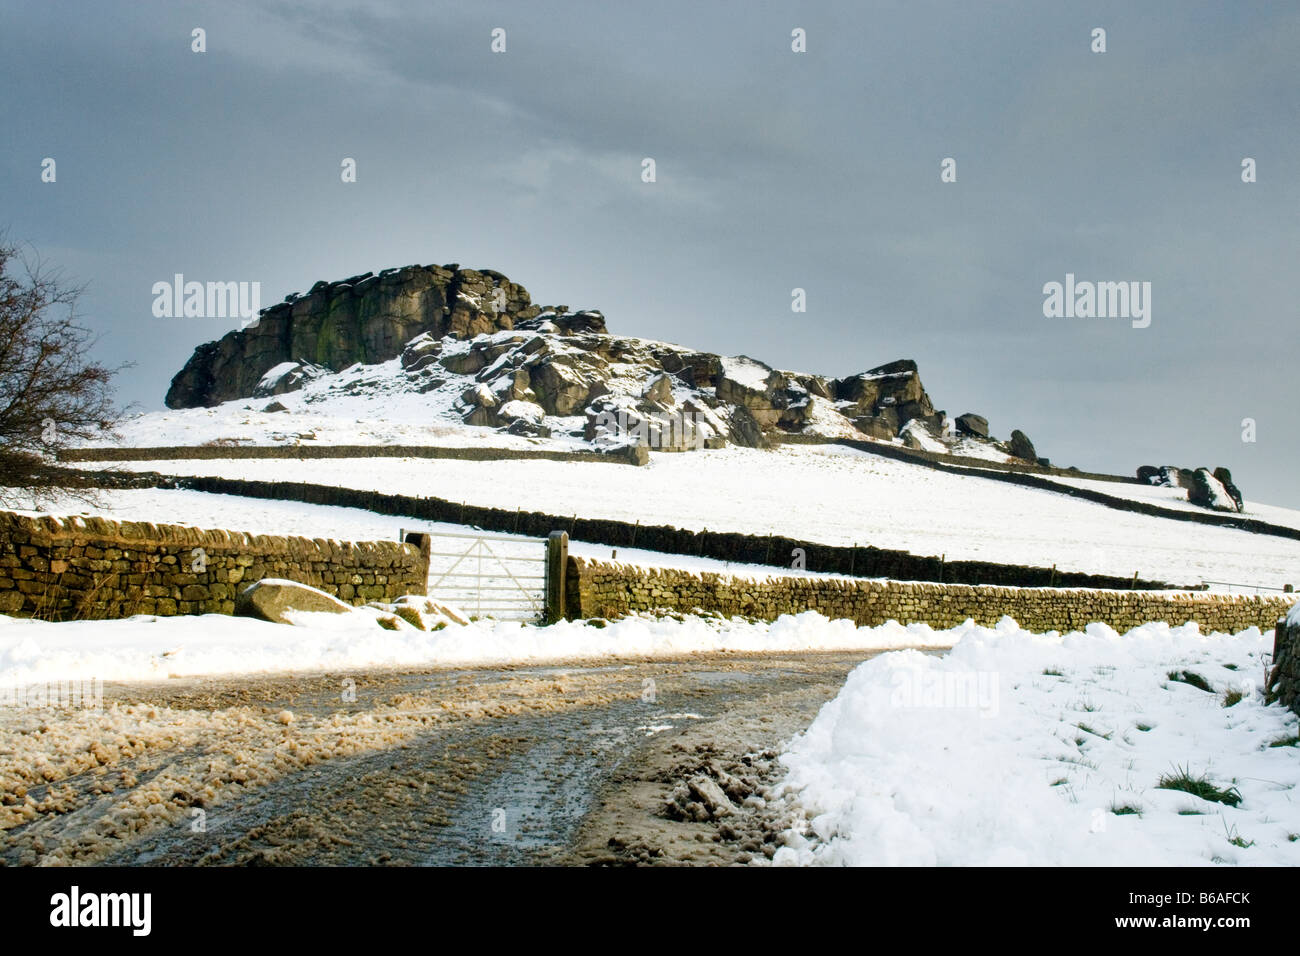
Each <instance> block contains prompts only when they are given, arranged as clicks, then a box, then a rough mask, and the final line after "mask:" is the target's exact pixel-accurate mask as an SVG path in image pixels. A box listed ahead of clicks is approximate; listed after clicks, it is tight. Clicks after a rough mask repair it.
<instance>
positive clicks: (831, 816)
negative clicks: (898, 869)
mask: <svg viewBox="0 0 1300 956" xmlns="http://www.w3.org/2000/svg"><path fill="white" fill-rule="evenodd" d="M1270 633H1271V632H1270ZM1271 649H1272V640H1271V637H1270V636H1268V635H1261V634H1260V633H1259V632H1258V631H1255V630H1251V631H1246V632H1243V633H1242V634H1240V635H1237V636H1235V637H1226V636H1222V635H1219V636H1213V637H1205V636H1202V635H1200V634H1199V633H1198V632H1197V630H1196V628H1195V626H1194V625H1189V626H1184V627H1178V628H1172V629H1171V628H1169V627H1168V626H1166V625H1154V624H1149V625H1145V626H1143V627H1141V628H1137V629H1136V630H1134V631H1131V632H1130V633H1128V634H1126V635H1123V636H1121V635H1118V634H1116V633H1115V632H1114V631H1112V630H1111V629H1109V628H1107V627H1105V626H1102V625H1097V624H1093V625H1091V626H1089V628H1088V629H1087V633H1085V634H1080V633H1075V634H1069V635H1066V636H1064V637H1062V636H1058V635H1045V636H1044V635H1037V634H1030V633H1027V632H1024V631H1021V630H1019V629H1018V628H1017V627H1016V626H1015V625H1014V624H1013V623H1012V622H1010V620H1009V619H1004V620H1003V621H1002V623H1001V624H1000V625H999V626H998V627H997V628H996V629H992V630H990V629H984V628H970V629H968V630H967V631H966V632H965V633H964V634H963V635H962V636H961V638H960V639H959V640H958V641H957V643H956V645H955V647H954V648H953V649H952V651H951V652H950V653H949V654H947V655H945V656H944V657H935V656H932V655H925V654H921V653H918V652H916V651H898V652H894V653H889V654H885V655H882V656H880V657H877V658H874V659H872V660H869V661H867V662H865V663H863V664H861V665H860V666H859V667H858V668H856V669H855V670H854V671H853V672H852V674H850V676H849V679H848V681H847V682H846V684H845V687H844V689H843V690H842V691H841V692H840V694H839V696H838V697H836V698H835V699H834V700H833V701H831V702H830V703H828V704H826V705H825V706H824V707H823V708H822V710H821V712H820V714H819V715H818V716H817V718H816V720H815V721H814V722H813V723H812V725H811V726H810V727H809V728H808V730H807V731H806V732H805V733H804V734H802V735H801V736H799V737H797V738H795V740H794V741H793V742H792V744H791V745H790V747H789V752H788V753H786V754H785V755H784V756H783V757H782V761H783V763H784V764H785V765H786V766H787V767H788V768H789V774H788V777H787V778H786V781H785V784H784V788H785V795H784V797H783V798H782V799H784V800H788V801H791V802H792V803H793V804H795V805H796V806H798V807H799V808H801V809H802V810H803V811H804V812H805V813H806V814H807V815H808V817H810V819H807V820H805V821H804V825H802V826H799V827H796V829H795V830H792V831H791V832H790V833H789V834H787V847H786V848H784V849H781V850H779V851H778V852H777V856H776V858H775V859H774V861H773V862H774V863H776V864H796V863H797V864H810V863H823V864H846V865H857V866H881V865H939V866H952V865H976V866H983V865H1085V866H1086V865H1097V866H1129V865H1133V866H1139V865H1141V866H1197V865H1219V864H1226V865H1271V866H1296V865H1300V842H1297V840H1298V839H1300V790H1297V784H1300V747H1297V746H1295V745H1294V743H1291V744H1288V745H1279V746H1270V745H1271V744H1273V743H1274V742H1279V741H1280V742H1283V743H1285V742H1286V741H1294V739H1295V737H1296V732H1297V719H1296V716H1295V715H1294V714H1292V713H1291V712H1289V711H1287V710H1285V709H1284V708H1282V707H1281V706H1279V705H1273V706H1270V707H1265V706H1264V705H1263V702H1262V698H1261V694H1260V687H1261V686H1262V684H1263V674H1264V670H1263V664H1262V659H1263V658H1264V656H1265V655H1267V654H1268V653H1269V652H1270V651H1271ZM1175 671H1190V672H1193V673H1194V674H1196V675H1198V676H1200V677H1201V678H1203V679H1204V680H1205V681H1206V682H1208V684H1209V685H1210V686H1211V687H1212V688H1213V689H1212V691H1209V692H1207V691H1205V690H1201V689H1198V688H1197V687H1194V686H1191V685H1189V684H1187V683H1182V682H1179V681H1174V680H1171V679H1170V678H1169V674H1170V673H1171V672H1175ZM1234 691H1235V692H1236V693H1240V694H1242V695H1243V696H1242V697H1241V699H1240V701H1239V702H1237V703H1235V704H1233V705H1232V706H1225V703H1226V702H1227V701H1228V700H1231V698H1226V697H1225V695H1226V694H1228V693H1229V692H1234ZM1182 771H1186V772H1187V777H1189V778H1191V779H1199V778H1202V777H1204V778H1205V779H1206V780H1207V781H1209V782H1210V783H1211V784H1212V785H1214V786H1215V787H1217V788H1218V789H1219V790H1220V791H1223V792H1226V794H1227V797H1226V799H1227V800H1228V801H1229V803H1235V804H1236V805H1235V806H1234V805H1228V803H1224V802H1219V801H1218V800H1214V799H1204V798H1202V797H1201V796H1197V795H1193V794H1192V793H1190V792H1184V791H1182V790H1177V789H1162V788H1161V787H1160V785H1159V784H1160V783H1161V778H1162V776H1165V775H1173V776H1175V777H1177V776H1178V775H1179V774H1180V772H1182Z"/></svg>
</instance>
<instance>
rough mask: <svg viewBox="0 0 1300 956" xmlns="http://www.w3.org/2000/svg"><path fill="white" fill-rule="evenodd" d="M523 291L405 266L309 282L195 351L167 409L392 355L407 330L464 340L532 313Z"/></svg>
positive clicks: (494, 280)
mask: <svg viewBox="0 0 1300 956" xmlns="http://www.w3.org/2000/svg"><path fill="white" fill-rule="evenodd" d="M540 311H541V309H539V308H538V307H537V306H535V305H533V304H532V303H531V301H530V299H529V296H528V290H526V289H525V288H524V287H523V286H521V285H518V284H517V283H514V282H511V281H510V280H509V279H507V278H506V277H505V276H503V275H501V274H500V273H499V272H493V271H491V270H482V271H476V270H473V269H462V268H460V266H459V265H457V264H454V263H453V264H451V265H446V266H436V265H430V266H406V267H404V268H401V269H385V270H384V271H383V272H380V273H379V274H378V275H375V274H374V273H370V272H367V273H364V274H362V275H358V276H352V277H351V278H348V279H344V280H342V281H340V282H317V283H316V284H315V285H314V286H312V288H311V290H310V291H309V292H308V293H307V294H306V295H291V296H289V297H288V298H286V299H285V301H283V302H281V303H279V304H277V305H273V306H271V307H270V308H269V309H264V310H263V311H262V313H261V315H260V316H259V317H258V320H257V323H256V324H255V325H252V326H249V327H248V328H245V329H241V330H238V331H232V332H229V333H227V334H226V335H225V336H224V337H223V338H222V339H221V340H220V341H217V342H208V343H207V344H205V345H201V346H199V347H198V348H197V349H195V350H194V354H193V355H192V356H190V360H189V361H188V362H186V363H185V367H184V368H183V369H181V370H180V372H178V373H177V374H176V377H175V378H173V379H172V383H171V387H170V388H169V389H168V390H167V399H166V402H167V407H168V408H198V407H203V406H213V405H217V404H220V403H221V402H224V401H229V400H231V399H235V398H248V397H250V396H252V395H254V390H255V389H256V387H257V386H258V384H259V383H260V382H261V380H262V378H263V376H265V375H266V374H268V373H269V372H270V371H271V370H272V369H274V368H276V367H279V366H281V365H283V364H285V363H290V362H293V363H301V364H304V365H319V366H322V367H324V368H328V369H333V370H339V369H344V368H347V367H348V366H350V365H354V364H356V363H357V362H367V363H375V362H383V361H387V360H388V359H391V358H395V357H396V356H397V355H398V353H400V352H401V351H402V347H403V346H404V345H405V344H406V343H408V342H409V341H410V340H411V339H412V338H413V337H414V336H416V335H418V334H420V333H423V332H429V333H432V334H433V335H434V336H436V337H439V338H441V337H442V336H445V335H449V334H450V335H457V336H460V337H465V338H468V337H472V336H475V335H478V334H480V333H484V332H494V331H497V330H498V329H509V328H512V327H513V325H514V323H515V322H516V321H518V320H521V319H527V318H531V317H533V316H535V315H537V314H538V313H539V312H540Z"/></svg>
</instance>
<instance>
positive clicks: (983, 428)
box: [956, 412, 989, 438]
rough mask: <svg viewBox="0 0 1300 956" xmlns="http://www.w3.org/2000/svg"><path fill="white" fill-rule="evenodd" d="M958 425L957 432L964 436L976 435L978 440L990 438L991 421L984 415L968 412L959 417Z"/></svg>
mask: <svg viewBox="0 0 1300 956" xmlns="http://www.w3.org/2000/svg"><path fill="white" fill-rule="evenodd" d="M956 425H957V431H958V432H959V433H961V434H963V435H974V436H975V437H976V438H988V437H989V420H988V419H987V418H985V417H984V416H983V415H976V414H975V413H974V412H966V413H965V414H963V415H958V416H957V419H956Z"/></svg>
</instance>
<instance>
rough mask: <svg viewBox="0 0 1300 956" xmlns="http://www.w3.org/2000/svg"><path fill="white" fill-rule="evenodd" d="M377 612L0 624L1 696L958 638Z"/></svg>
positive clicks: (928, 643)
mask: <svg viewBox="0 0 1300 956" xmlns="http://www.w3.org/2000/svg"><path fill="white" fill-rule="evenodd" d="M379 613H380V612H377V611H375V610H374V609H369V608H359V609H358V610H357V611H356V612H354V613H351V614H320V613H318V614H302V613H295V614H294V615H293V618H294V621H295V625H296V626H292V627H290V626H287V625H283V624H269V623H266V622H263V621H257V620H252V619H249V618H242V617H227V616H225V615H220V614H205V615H201V616H191V617H153V616H149V615H139V616H137V617H132V618H127V619H125V620H117V621H72V622H65V623H58V624H56V623H50V622H46V621H34V620H29V619H24V618H13V617H6V616H3V615H0V687H2V686H20V685H24V684H31V683H39V682H41V681H49V680H65V679H67V680H72V679H82V678H85V679H89V678H98V679H100V680H155V679H160V678H167V677H189V676H195V675H200V674H228V673H242V674H248V673H271V672H291V671H299V672H311V671H321V670H338V669H346V668H361V667H436V666H442V665H464V664H490V663H504V662H516V661H547V660H561V659H567V658H619V657H669V656H676V655H681V654H690V653H695V652H702V651H738V652H762V651H815V650H858V649H864V650H869V649H883V648H898V647H947V646H950V645H951V644H952V643H953V641H955V640H956V639H957V638H958V637H959V636H960V634H961V633H964V631H963V628H954V629H952V630H950V631H935V630H933V629H931V628H930V627H929V626H928V625H925V624H910V625H907V626H906V627H904V626H903V625H901V624H898V623H895V622H889V623H887V624H883V625H881V626H879V627H870V628H868V627H861V628H860V627H856V626H855V625H854V624H853V623H852V622H850V621H843V620H841V621H830V620H827V619H826V618H825V617H822V616H821V615H820V614H818V613H817V612H815V611H805V612H804V613H802V614H798V615H794V616H790V615H786V616H784V617H781V618H779V619H778V620H776V621H775V622H772V623H770V624H767V623H752V622H746V621H740V620H735V621H725V620H719V619H715V618H701V617H695V616H686V617H684V618H682V619H681V620H677V619H672V618H666V619H662V620H660V619H655V618H651V617H632V618H625V619H623V620H619V621H616V622H613V623H610V624H608V625H606V626H605V627H598V626H592V625H589V624H586V623H583V622H561V623H559V624H556V625H552V626H550V627H534V626H525V625H521V624H517V623H512V622H499V621H479V622H474V623H471V624H469V625H466V626H456V625H453V626H449V627H444V628H443V629H441V630H436V631H423V630H420V629H418V628H416V627H414V626H412V625H410V624H408V623H406V622H405V621H403V620H401V619H392V620H390V624H395V625H396V627H397V630H385V629H383V628H381V627H379V625H378V624H377V622H376V617H377V616H378V614H379Z"/></svg>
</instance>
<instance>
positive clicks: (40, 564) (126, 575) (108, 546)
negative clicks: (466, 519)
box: [0, 512, 429, 620]
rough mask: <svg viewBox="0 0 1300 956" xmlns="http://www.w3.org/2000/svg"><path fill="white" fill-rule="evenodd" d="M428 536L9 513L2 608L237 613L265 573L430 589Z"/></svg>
mask: <svg viewBox="0 0 1300 956" xmlns="http://www.w3.org/2000/svg"><path fill="white" fill-rule="evenodd" d="M428 569H429V554H428V545H427V544H426V545H424V546H423V547H421V546H419V545H416V544H403V543H399V542H396V541H365V542H347V541H332V540H326V539H322V538H314V539H309V538H295V537H281V536H278V535H254V534H246V533H244V532H238V531H222V530H203V529H199V528H187V527H182V526H178V525H154V524H142V523H136V522H118V521H109V520H106V519H103V518H69V519H57V518H48V517H47V518H30V517H26V516H23V515H16V514H12V513H10V512H0V612H3V613H5V614H16V615H24V616H39V617H49V618H52V619H56V620H67V619H73V618H106V617H125V616H128V615H131V614H159V615H172V614H203V613H221V614H231V613H233V612H234V607H235V595H236V593H237V591H238V590H239V588H241V587H244V586H247V585H248V584H251V583H252V582H254V581H258V580H260V579H262V578H287V579H289V580H292V581H298V582H300V583H302V584H310V585H312V586H313V587H317V588H320V589H321V590H323V591H326V592H328V593H330V594H333V595H334V596H335V597H337V598H339V599H341V600H343V601H347V602H349V603H351V604H364V603H366V602H367V601H371V600H392V599H394V598H397V597H400V596H402V595H404V594H424V593H425V591H426V588H427V586H428Z"/></svg>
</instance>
